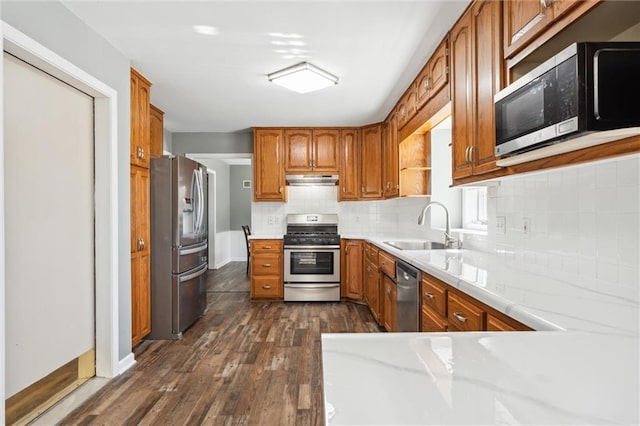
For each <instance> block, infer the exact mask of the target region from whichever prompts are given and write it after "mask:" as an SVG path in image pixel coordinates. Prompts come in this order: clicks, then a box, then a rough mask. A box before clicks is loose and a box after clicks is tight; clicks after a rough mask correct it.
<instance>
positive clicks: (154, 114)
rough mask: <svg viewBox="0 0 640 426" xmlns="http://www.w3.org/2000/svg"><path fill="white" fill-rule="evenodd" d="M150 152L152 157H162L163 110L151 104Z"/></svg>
mask: <svg viewBox="0 0 640 426" xmlns="http://www.w3.org/2000/svg"><path fill="white" fill-rule="evenodd" d="M149 120H150V122H149V127H150V136H149V138H150V141H151V142H150V153H151V156H152V157H162V152H163V148H162V142H163V140H164V112H162V111H161V110H159V109H158V108H156V107H155V106H153V105H151V115H150V117H149Z"/></svg>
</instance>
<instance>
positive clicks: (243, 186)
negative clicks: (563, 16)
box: [185, 153, 253, 269]
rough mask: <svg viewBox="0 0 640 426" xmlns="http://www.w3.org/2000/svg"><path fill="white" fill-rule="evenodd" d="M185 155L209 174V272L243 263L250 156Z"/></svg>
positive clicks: (248, 211)
mask: <svg viewBox="0 0 640 426" xmlns="http://www.w3.org/2000/svg"><path fill="white" fill-rule="evenodd" d="M185 155H186V156H187V157H189V158H191V159H193V160H195V161H197V162H199V163H201V164H203V165H205V166H206V167H207V169H208V171H209V173H208V174H209V178H210V180H209V190H208V193H209V201H208V203H209V214H208V218H209V223H208V229H209V232H208V235H209V254H210V255H209V269H219V268H221V267H222V266H224V265H226V264H227V263H229V262H244V261H247V253H246V243H245V237H244V233H243V231H242V226H244V225H248V226H250V227H251V212H252V203H253V166H252V157H253V155H252V154H245V153H229V154H203V153H198V154H185ZM212 176H213V181H214V183H213V184H212V182H211V177H212Z"/></svg>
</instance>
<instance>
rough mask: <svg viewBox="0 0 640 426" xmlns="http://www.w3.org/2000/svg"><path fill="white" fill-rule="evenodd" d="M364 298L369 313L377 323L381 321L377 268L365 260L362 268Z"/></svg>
mask: <svg viewBox="0 0 640 426" xmlns="http://www.w3.org/2000/svg"><path fill="white" fill-rule="evenodd" d="M364 300H365V302H367V305H368V306H369V309H370V310H371V314H372V315H373V317H374V318H375V320H376V321H377V322H378V323H381V322H382V321H381V320H382V315H381V307H380V273H379V272H378V268H376V266H375V265H374V264H373V263H371V262H365V268H364Z"/></svg>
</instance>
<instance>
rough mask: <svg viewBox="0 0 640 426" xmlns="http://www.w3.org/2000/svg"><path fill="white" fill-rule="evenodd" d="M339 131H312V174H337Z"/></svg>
mask: <svg viewBox="0 0 640 426" xmlns="http://www.w3.org/2000/svg"><path fill="white" fill-rule="evenodd" d="M339 140H340V131H339V130H336V129H317V130H314V131H313V158H312V160H311V161H312V163H311V165H312V169H313V171H314V172H335V173H337V172H338V165H339V158H338V147H339Z"/></svg>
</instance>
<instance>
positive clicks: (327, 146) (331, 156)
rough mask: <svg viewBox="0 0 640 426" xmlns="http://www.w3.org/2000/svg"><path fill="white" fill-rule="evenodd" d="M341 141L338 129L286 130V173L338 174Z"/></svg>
mask: <svg viewBox="0 0 640 426" xmlns="http://www.w3.org/2000/svg"><path fill="white" fill-rule="evenodd" d="M339 139H340V130H337V129H287V130H285V131H284V146H285V171H286V172H287V173H309V172H333V173H337V172H338V168H339V158H338V147H339Z"/></svg>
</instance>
